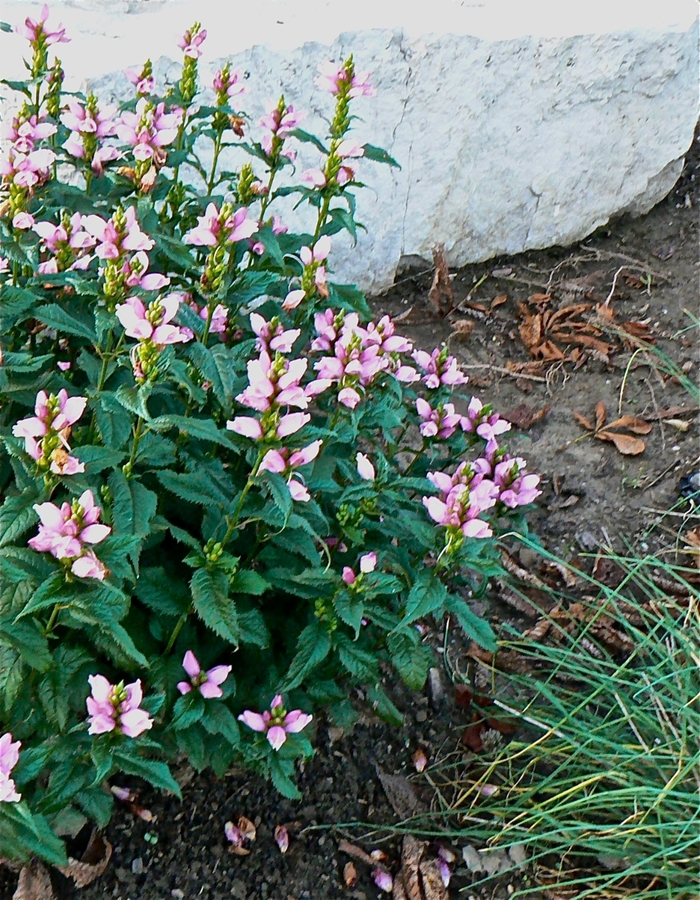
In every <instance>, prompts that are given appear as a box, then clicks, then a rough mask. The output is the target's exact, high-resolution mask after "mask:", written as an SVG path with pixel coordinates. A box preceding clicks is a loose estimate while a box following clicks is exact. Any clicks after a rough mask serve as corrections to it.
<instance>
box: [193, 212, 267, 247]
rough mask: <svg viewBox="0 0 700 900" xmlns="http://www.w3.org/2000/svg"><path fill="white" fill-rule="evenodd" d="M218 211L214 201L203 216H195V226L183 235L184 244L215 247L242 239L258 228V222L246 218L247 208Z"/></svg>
mask: <svg viewBox="0 0 700 900" xmlns="http://www.w3.org/2000/svg"><path fill="white" fill-rule="evenodd" d="M226 206H227V205H226V204H224V207H222V209H221V212H219V210H218V208H217V206H216V204H215V203H210V204H209V205H208V206H207V208H206V211H205V213H204V215H203V216H197V222H198V224H197V227H196V228H191V229H190V230H189V231H188V232H187V233H186V234H185V236H184V237H183V239H182V240H183V241H184V242H185V243H186V244H194V245H195V246H196V247H216V246H219V245H222V244H232V243H234V242H236V241H244V240H246V239H247V238H249V237H250V236H251V235H253V234H255V232H256V231H257V230H258V223H257V222H255V221H254V220H253V219H249V218H248V209H247V208H246V207H245V206H242V207H241V208H240V209H237V210H236V212H235V213H231V212H229V211H228V209H226Z"/></svg>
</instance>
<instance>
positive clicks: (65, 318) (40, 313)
mask: <svg viewBox="0 0 700 900" xmlns="http://www.w3.org/2000/svg"><path fill="white" fill-rule="evenodd" d="M34 315H35V316H36V318H37V319H38V320H39V321H40V322H43V323H44V325H46V326H47V327H48V328H55V329H56V331H60V332H62V333H64V334H72V335H73V336H74V337H79V338H85V340H88V341H90V342H91V343H95V342H96V341H97V335H96V334H95V329H94V327H93V323H92V321H91V318H90V317H89V316H87V315H77V314H76V313H74V312H68V310H66V309H64V308H63V307H62V306H59V305H58V304H57V303H49V304H48V305H47V306H40V307H39V309H37V310H36V312H35V313H34Z"/></svg>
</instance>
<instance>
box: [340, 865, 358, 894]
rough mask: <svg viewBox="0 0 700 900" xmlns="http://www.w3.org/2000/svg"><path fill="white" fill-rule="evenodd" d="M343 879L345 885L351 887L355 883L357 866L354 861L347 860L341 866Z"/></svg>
mask: <svg viewBox="0 0 700 900" xmlns="http://www.w3.org/2000/svg"><path fill="white" fill-rule="evenodd" d="M343 881H344V882H345V886H346V887H349V888H352V887H355V885H356V884H357V867H356V866H355V863H353V862H348V863H345V865H344V866H343Z"/></svg>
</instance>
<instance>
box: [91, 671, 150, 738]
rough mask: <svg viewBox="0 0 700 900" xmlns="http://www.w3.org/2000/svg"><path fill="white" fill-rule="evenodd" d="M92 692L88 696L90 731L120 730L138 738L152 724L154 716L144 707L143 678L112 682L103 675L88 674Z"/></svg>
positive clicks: (92, 732)
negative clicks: (129, 681)
mask: <svg viewBox="0 0 700 900" xmlns="http://www.w3.org/2000/svg"><path fill="white" fill-rule="evenodd" d="M88 681H89V682H90V687H91V688H92V694H91V696H89V697H88V698H87V711H88V714H89V718H88V722H89V723H90V728H89V729H88V734H105V733H107V732H109V731H117V732H119V733H120V734H125V735H126V736H127V737H131V738H135V737H138V736H139V735H140V734H142V733H143V732H144V731H147V730H148V729H149V728H152V727H153V719H152V718H151V717H150V716H149V715H148V713H147V712H146V710H145V709H141V708H140V706H141V702H142V700H143V690H142V688H141V680H140V679H139V680H138V681H134V682H133V683H132V684H127V685H125V684H124V682H123V681H122V682H120V683H119V684H117V685H114V684H110V682H109V681H108V680H107V679H106V678H105V677H104V675H89V676H88Z"/></svg>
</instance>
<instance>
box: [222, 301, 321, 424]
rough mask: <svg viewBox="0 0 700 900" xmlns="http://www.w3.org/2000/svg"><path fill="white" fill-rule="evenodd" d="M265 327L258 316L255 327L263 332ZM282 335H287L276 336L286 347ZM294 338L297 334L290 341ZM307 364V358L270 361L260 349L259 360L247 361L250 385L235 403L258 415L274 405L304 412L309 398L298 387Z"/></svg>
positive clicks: (266, 353)
mask: <svg viewBox="0 0 700 900" xmlns="http://www.w3.org/2000/svg"><path fill="white" fill-rule="evenodd" d="M251 319H252V316H251ZM273 321H274V320H273ZM267 324H268V323H266V322H265V320H264V319H263V318H262V316H260V322H259V323H257V326H258V327H260V328H261V330H262V329H264V327H265V325H267ZM285 334H288V333H286V332H280V333H279V334H278V335H276V336H277V337H279V338H280V340H281V341H282V346H286V345H287V343H288V342H289V340H290V338H288V337H285ZM295 339H296V335H294V337H293V338H292V340H295ZM307 365H308V360H307V359H292V360H287V359H284V358H282V357H279V356H276V357H275V359H274V360H273V359H272V358H271V357H270V354H269V353H268V352H267V350H261V351H260V356H259V357H258V359H252V360H250V361H249V362H248V381H249V385H248V387H247V388H246V389H245V390H244V391H243V392H242V393H240V394H238V395H237V396H236V400H238V402H239V403H242V404H243V405H244V406H249V407H251V408H252V409H257V410H258V411H259V412H267V411H268V410H270V409H272V407H273V406H278V407H279V406H296V407H298V408H299V409H306V407H307V406H308V405H309V398H308V397H307V395H306V392H305V390H304V388H303V387H302V386H301V379H302V378H303V377H304V373H305V372H306V367H307Z"/></svg>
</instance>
